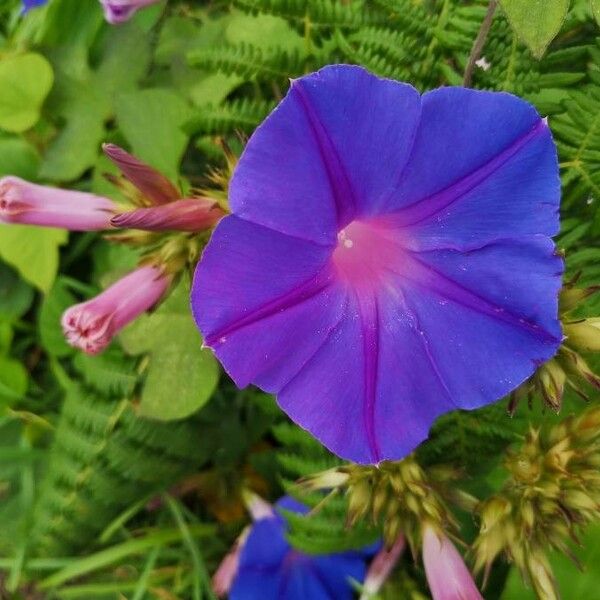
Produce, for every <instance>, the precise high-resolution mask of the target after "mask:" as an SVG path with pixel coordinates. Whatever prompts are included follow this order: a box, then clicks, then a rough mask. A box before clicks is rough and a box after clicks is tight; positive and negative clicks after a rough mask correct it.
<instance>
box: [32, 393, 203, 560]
mask: <svg viewBox="0 0 600 600" xmlns="http://www.w3.org/2000/svg"><path fill="white" fill-rule="evenodd" d="M207 459H208V456H207V454H206V452H205V451H204V450H203V449H202V447H201V446H200V445H199V444H198V441H197V431H196V429H195V428H194V427H193V424H192V422H191V421H190V420H188V421H186V422H185V423H184V424H179V423H175V424H173V423H161V422H155V421H148V420H142V419H140V418H138V417H136V416H135V413H134V409H133V406H132V404H131V403H130V402H129V401H128V400H122V399H120V398H107V397H104V396H101V395H99V394H98V393H97V392H95V391H93V390H91V389H90V388H85V387H83V386H73V388H72V389H71V390H70V391H69V392H68V393H67V397H66V399H65V403H64V407H63V411H62V413H61V418H60V421H59V424H58V427H57V431H56V436H55V439H54V443H53V446H52V451H51V456H50V461H49V467H48V471H47V472H46V474H45V478H44V482H43V485H42V490H41V493H40V496H39V499H38V502H37V504H36V507H35V511H34V516H33V521H32V529H31V532H32V537H33V543H32V546H31V547H32V548H34V549H35V552H36V553H37V554H40V555H54V556H57V555H69V554H72V553H73V552H77V551H78V550H80V549H83V548H87V547H89V545H90V544H92V543H93V542H94V541H95V539H96V537H97V535H98V534H99V533H100V532H101V531H102V530H103V529H104V527H106V525H107V524H108V523H109V522H110V521H112V520H113V519H114V518H115V517H116V516H117V515H118V514H120V513H121V512H122V511H123V510H124V509H126V508H127V506H129V504H130V503H131V502H133V501H139V499H140V498H144V497H146V496H148V495H150V494H152V493H157V492H159V491H161V490H163V489H165V488H167V487H169V486H170V485H172V484H173V483H175V482H176V481H177V480H179V479H180V478H181V477H182V476H183V475H185V474H187V473H191V472H193V471H194V470H196V469H197V468H198V467H200V466H201V465H202V463H203V462H204V461H206V460H207Z"/></svg>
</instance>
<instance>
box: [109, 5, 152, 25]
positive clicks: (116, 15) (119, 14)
mask: <svg viewBox="0 0 600 600" xmlns="http://www.w3.org/2000/svg"><path fill="white" fill-rule="evenodd" d="M157 2H160V0H100V4H102V7H103V8H104V17H105V19H106V20H107V21H108V22H109V23H110V24H111V25H117V24H119V23H124V22H125V21H128V20H129V19H131V17H133V15H134V14H135V13H136V12H137V11H138V10H139V9H140V8H143V7H144V6H150V4H156V3H157Z"/></svg>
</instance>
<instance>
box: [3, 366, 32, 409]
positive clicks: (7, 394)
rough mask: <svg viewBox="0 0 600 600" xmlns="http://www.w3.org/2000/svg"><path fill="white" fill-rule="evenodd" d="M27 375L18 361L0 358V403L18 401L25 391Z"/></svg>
mask: <svg viewBox="0 0 600 600" xmlns="http://www.w3.org/2000/svg"><path fill="white" fill-rule="evenodd" d="M28 381H29V374H28V373H27V371H26V369H25V367H24V366H23V365H22V364H21V363H20V362H19V361H18V360H14V359H12V358H7V357H6V356H0V401H7V400H8V401H10V400H18V399H19V398H21V397H22V396H23V395H24V394H25V392H26V391H27V386H28Z"/></svg>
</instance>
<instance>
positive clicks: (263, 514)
mask: <svg viewBox="0 0 600 600" xmlns="http://www.w3.org/2000/svg"><path fill="white" fill-rule="evenodd" d="M242 497H243V499H244V504H245V505H246V508H247V509H248V512H249V513H250V516H251V517H252V519H253V520H254V521H260V520H261V519H268V518H269V517H272V516H273V515H274V514H275V510H274V509H273V506H272V505H271V504H269V503H268V502H267V501H266V500H263V498H261V497H260V496H259V495H258V494H255V493H254V492H251V491H249V490H244V491H243V492H242Z"/></svg>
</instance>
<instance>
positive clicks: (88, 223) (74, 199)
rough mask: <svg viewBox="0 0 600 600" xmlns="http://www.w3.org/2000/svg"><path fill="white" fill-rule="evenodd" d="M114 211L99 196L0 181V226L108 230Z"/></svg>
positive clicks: (20, 181) (16, 180)
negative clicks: (5, 224)
mask: <svg viewBox="0 0 600 600" xmlns="http://www.w3.org/2000/svg"><path fill="white" fill-rule="evenodd" d="M116 211H117V206H116V205H115V204H114V203H113V202H112V201H111V200H109V199H108V198H103V197H102V196H96V195H94V194H87V193H85V192H75V191H72V190H61V189H58V188H52V187H47V186H44V185H36V184H35V183H29V182H28V181H24V180H23V179H19V178H18V177H4V178H2V179H0V223H18V224H22V225H40V226H42V227H60V228H64V229H70V230H72V231H96V230H101V229H109V228H110V227H111V225H110V219H111V217H112V216H113V215H114V213H115V212H116Z"/></svg>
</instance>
